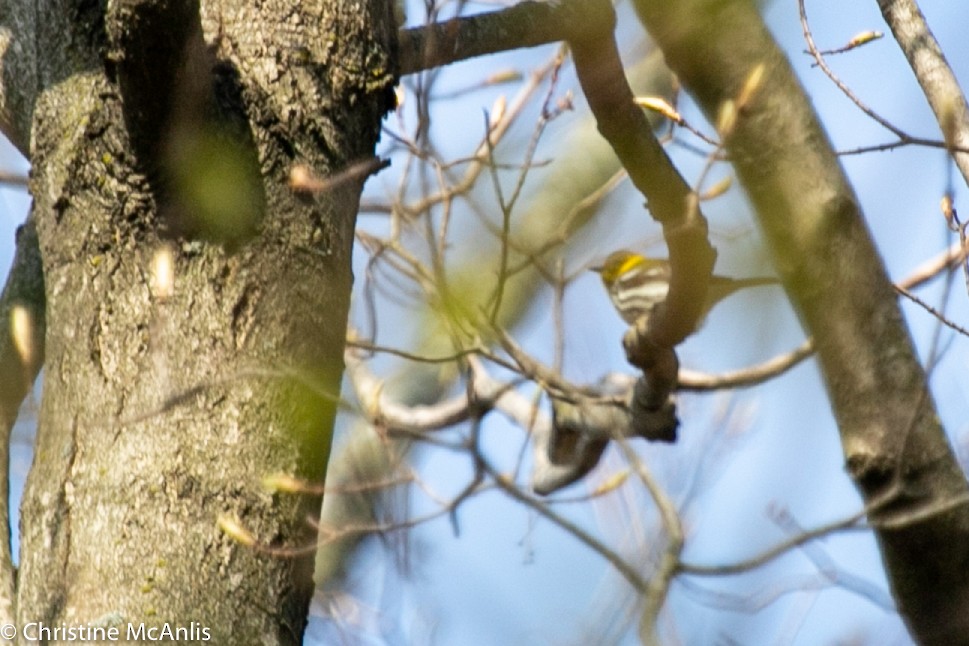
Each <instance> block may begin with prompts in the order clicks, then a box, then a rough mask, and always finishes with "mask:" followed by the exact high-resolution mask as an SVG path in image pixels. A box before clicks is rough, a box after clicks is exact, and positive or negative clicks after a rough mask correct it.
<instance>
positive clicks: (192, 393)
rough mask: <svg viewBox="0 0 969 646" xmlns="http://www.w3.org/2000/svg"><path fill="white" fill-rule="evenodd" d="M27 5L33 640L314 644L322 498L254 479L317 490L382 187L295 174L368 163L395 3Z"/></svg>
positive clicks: (18, 51) (9, 111)
mask: <svg viewBox="0 0 969 646" xmlns="http://www.w3.org/2000/svg"><path fill="white" fill-rule="evenodd" d="M21 4H28V3H17V2H12V3H9V2H8V3H3V2H0V51H2V52H3V67H2V70H0V72H2V77H3V92H2V93H0V128H2V129H3V130H4V132H5V133H6V134H8V135H9V136H10V137H11V139H12V140H13V141H14V142H15V143H17V144H19V145H23V144H24V142H28V141H29V142H30V143H29V156H30V159H31V162H32V173H31V191H32V194H33V196H34V204H33V209H32V219H33V221H34V222H36V229H37V237H38V240H39V250H40V254H41V258H42V263H43V272H44V279H45V295H46V363H45V365H46V371H45V381H44V394H43V401H42V405H41V412H40V419H39V430H38V436H37V442H36V446H35V457H34V463H33V465H32V468H31V471H30V475H29V478H28V482H27V487H26V491H25V494H24V501H23V506H22V517H21V528H20V530H21V569H20V572H19V576H18V580H17V586H18V587H17V590H16V617H17V620H18V622H19V623H20V624H21V625H23V624H24V623H26V622H39V621H43V622H45V623H47V624H49V625H61V624H68V625H81V624H96V625H100V626H112V625H116V626H121V627H122V628H123V627H124V626H125V625H126V624H128V623H132V624H135V625H138V624H141V623H145V624H148V625H151V626H161V625H162V624H164V623H169V624H171V625H173V626H189V625H190V624H191V622H193V621H194V622H197V625H198V626H204V627H206V628H208V629H209V635H210V637H211V641H212V642H213V643H219V644H297V643H301V641H302V633H303V628H304V626H305V622H306V614H307V608H308V604H309V600H310V597H311V594H312V590H313V584H312V578H311V575H312V555H313V551H314V550H313V549H312V546H313V543H314V540H315V535H316V532H315V529H314V525H313V523H311V522H308V520H309V518H310V517H311V516H316V515H317V514H318V512H319V508H320V499H319V498H318V497H317V496H314V495H296V494H288V493H279V492H277V493H272V492H267V491H265V490H264V489H263V488H262V487H261V485H260V479H261V478H262V477H264V476H266V475H270V474H276V473H284V474H288V475H294V476H297V477H299V478H303V479H306V480H309V481H311V482H316V483H321V482H322V479H323V476H324V473H325V468H326V461H327V456H328V453H329V445H330V434H331V428H332V422H333V415H334V411H335V401H336V397H337V394H338V391H339V383H340V378H341V374H342V369H343V364H342V352H343V344H344V338H345V327H346V315H347V309H348V299H349V291H350V284H351V281H352V276H351V271H350V254H351V246H352V238H353V228H354V223H355V215H356V211H357V206H358V201H359V194H360V190H361V188H362V184H363V181H364V179H365V177H364V176H362V175H361V174H360V173H350V174H348V175H347V176H346V180H345V181H342V182H337V183H335V185H334V186H335V187H334V188H332V189H331V190H330V191H329V192H327V193H326V194H323V195H308V194H305V193H304V194H301V193H299V192H297V191H294V190H293V189H292V188H291V187H290V185H289V176H290V171H291V169H292V168H293V167H294V166H296V165H301V166H305V167H307V168H308V169H310V170H311V171H312V172H313V173H314V174H316V175H318V176H320V177H332V176H334V175H338V174H339V173H340V172H341V171H343V170H345V169H347V168H348V167H351V166H353V165H354V164H356V163H357V162H359V161H360V160H370V159H372V157H373V151H374V146H375V143H376V140H377V137H378V133H379V125H380V119H381V117H382V115H383V114H384V112H386V110H387V109H389V108H390V107H391V104H390V102H391V101H392V98H391V97H392V94H391V92H390V88H391V87H392V85H393V83H394V80H395V79H394V77H395V74H394V71H393V64H394V60H395V53H394V51H393V47H394V45H393V43H394V24H393V19H392V16H391V11H390V8H389V6H388V5H387V3H384V2H382V1H381V0H369V1H364V2H344V1H340V0H319V1H317V2H283V1H278V0H271V1H268V2H261V3H252V2H248V1H245V0H238V1H237V0H225V1H218V0H217V1H215V2H204V3H203V4H202V5H201V7H200V6H199V4H198V2H197V1H196V2H191V1H183V0H157V1H156V0H144V1H139V0H120V1H118V2H110V3H107V5H104V4H101V3H91V2H82V1H80V0H40V1H38V2H36V3H32V6H30V7H25V6H20V5H21ZM166 257H170V258H171V264H172V267H173V272H172V276H173V278H174V283H173V288H172V289H171V291H170V292H169V291H168V290H167V288H166V287H165V285H164V282H165V275H164V274H165V272H164V271H162V270H160V269H159V266H161V265H163V263H162V264H161V265H160V263H159V258H166ZM220 518H221V519H230V520H232V521H234V522H237V523H238V524H239V525H241V526H242V527H243V528H245V529H246V530H247V531H248V532H250V533H251V534H252V536H253V537H254V539H255V541H256V545H255V546H251V545H244V544H242V543H241V542H240V541H239V540H237V539H234V538H233V537H231V536H230V535H229V534H227V533H226V532H225V531H223V530H222V529H220V527H219V524H218V520H219V519H220ZM122 634H124V632H123V630H122Z"/></svg>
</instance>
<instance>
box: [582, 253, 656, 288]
mask: <svg viewBox="0 0 969 646" xmlns="http://www.w3.org/2000/svg"><path fill="white" fill-rule="evenodd" d="M661 264H662V261H659V260H654V259H652V258H646V257H643V256H641V255H639V254H636V253H633V252H631V251H626V250H625V249H620V250H619V251H613V252H612V253H611V254H609V255H608V256H606V259H605V261H603V263H602V264H601V265H600V266H598V267H593V268H592V270H593V271H595V272H598V274H599V276H600V277H601V278H602V282H603V283H604V284H605V285H606V287H611V286H612V285H613V284H614V283H615V282H616V281H617V280H618V279H619V277H620V276H623V275H625V274H626V273H627V272H629V271H633V270H636V269H652V268H654V267H656V266H658V265H661Z"/></svg>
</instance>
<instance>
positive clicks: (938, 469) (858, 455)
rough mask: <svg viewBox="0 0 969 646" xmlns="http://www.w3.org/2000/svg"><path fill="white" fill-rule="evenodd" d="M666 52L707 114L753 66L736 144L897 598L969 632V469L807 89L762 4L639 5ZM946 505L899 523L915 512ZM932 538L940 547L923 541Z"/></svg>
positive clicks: (913, 623)
mask: <svg viewBox="0 0 969 646" xmlns="http://www.w3.org/2000/svg"><path fill="white" fill-rule="evenodd" d="M636 6H637V10H638V11H639V13H640V16H641V17H642V18H643V20H644V22H645V23H646V26H647V27H648V29H649V30H650V33H651V34H652V35H653V36H654V38H655V39H656V40H657V42H658V44H659V45H660V47H661V48H662V49H663V51H664V53H665V54H666V60H667V61H668V62H669V64H670V65H671V67H673V68H674V71H676V72H677V75H678V76H679V78H680V79H681V80H682V81H683V83H684V85H685V86H686V87H687V88H688V89H689V91H690V92H691V93H692V94H693V95H694V96H695V98H696V99H697V102H698V103H699V105H700V106H701V108H702V109H703V110H704V111H705V113H706V114H707V116H708V117H709V118H710V119H711V120H715V119H716V118H717V115H718V114H719V113H720V111H721V109H722V107H723V106H724V104H725V103H727V102H728V101H733V100H735V99H736V98H737V97H738V96H739V95H740V94H741V92H742V91H743V90H744V88H745V86H747V84H748V83H749V79H750V78H751V77H752V74H753V73H754V71H755V70H757V69H760V70H762V74H763V76H762V78H761V81H760V89H759V90H758V91H757V92H756V94H755V95H754V96H752V97H750V98H749V100H748V101H747V102H746V105H745V107H744V109H742V110H740V111H738V112H737V114H736V122H735V126H734V128H733V129H732V131H731V135H730V136H729V137H728V138H727V140H726V145H727V150H728V152H729V154H730V159H731V161H732V162H733V164H734V167H735V169H736V170H737V175H738V177H739V179H740V180H741V182H742V183H743V185H744V187H745V188H746V190H747V192H748V194H749V195H750V198H751V201H752V202H753V204H754V206H755V208H756V212H757V215H758V218H759V220H760V223H761V225H762V228H763V230H764V233H765V239H766V240H767V242H768V244H769V246H770V248H771V251H772V253H773V256H774V261H775V264H776V266H777V269H778V273H779V275H780V277H781V279H782V281H783V283H784V286H785V288H786V290H787V291H788V293H789V294H790V296H791V299H792V302H793V304H794V306H795V308H796V309H797V311H798V313H799V315H800V317H801V320H802V322H803V323H804V325H805V326H806V327H807V329H808V331H809V332H810V333H811V334H812V336H813V337H814V340H815V344H816V348H817V357H818V363H819V366H820V367H821V370H822V373H823V377H824V381H825V386H826V388H827V390H828V393H829V396H830V400H831V405H832V408H833V410H834V414H835V417H836V419H837V422H838V426H839V430H840V433H841V440H842V445H843V449H844V453H845V457H846V461H847V464H848V468H849V470H850V472H851V475H852V477H853V478H854V480H855V482H856V484H857V485H858V487H859V489H860V490H861V491H862V493H863V495H864V496H865V498H866V500H867V501H871V500H873V499H875V498H877V497H878V496H879V495H880V494H883V493H884V492H885V491H887V490H890V489H892V488H893V487H897V488H896V489H894V490H895V491H898V492H899V493H898V495H896V496H895V497H894V498H893V502H892V503H891V504H888V505H885V506H884V507H880V508H879V509H878V510H877V513H872V515H871V516H872V517H871V520H872V523H873V524H874V525H876V527H877V528H878V529H877V537H878V539H879V541H880V543H881V547H882V555H883V558H884V560H885V563H886V566H887V570H888V574H889V578H890V580H891V581H892V585H893V589H894V594H895V598H896V600H897V601H898V603H899V607H900V609H901V612H902V614H903V616H904V617H905V619H906V621H907V623H908V626H909V628H910V629H911V630H912V632H913V634H914V635H916V636H917V638H918V640H919V641H923V642H926V643H929V642H931V643H955V642H959V641H963V640H964V638H965V635H966V634H969V610H967V608H969V574H967V570H966V568H965V567H964V564H965V563H966V562H969V506H967V505H965V504H963V505H961V506H958V507H951V506H950V507H944V506H942V503H945V502H949V501H954V500H955V501H960V500H961V501H964V500H965V497H966V494H967V486H966V482H965V478H964V476H963V474H962V471H961V469H960V468H959V465H958V464H957V462H956V460H955V458H954V456H953V454H952V451H951V448H950V446H949V444H948V441H947V439H946V436H945V434H944V432H943V429H942V428H941V426H940V424H939V420H938V416H937V414H936V412H935V410H934V405H933V402H932V397H931V395H930V394H929V392H928V388H927V384H926V379H925V374H924V372H923V370H922V368H921V365H920V364H919V361H918V357H917V356H916V354H915V351H914V349H913V347H912V343H911V339H910V338H909V334H908V330H907V329H906V327H905V325H904V321H903V319H902V316H901V313H900V311H899V308H898V304H897V301H896V298H895V295H894V290H893V288H892V285H891V282H890V281H889V279H888V276H887V274H886V271H885V268H884V266H883V265H882V262H881V260H880V258H879V256H878V253H877V251H876V249H875V247H874V244H873V242H872V240H871V237H870V235H869V233H868V230H867V228H866V226H865V224H864V220H863V218H862V215H861V212H860V209H859V206H858V202H857V199H856V197H855V195H854V193H853V191H852V189H851V187H850V186H849V185H848V182H847V179H846V178H845V177H844V174H843V173H842V170H841V166H840V164H839V162H838V159H837V156H836V155H835V153H834V151H833V150H832V148H831V145H830V142H829V141H828V139H827V137H826V135H825V133H824V131H823V129H822V127H821V125H820V123H819V122H818V119H817V117H816V115H815V114H814V112H813V110H812V109H811V103H810V101H809V99H808V98H807V97H806V96H805V95H804V91H803V89H802V88H801V86H800V85H799V83H798V82H797V79H796V78H795V75H794V73H793V71H792V70H791V67H790V65H789V63H788V61H787V60H786V59H785V58H784V56H783V54H782V52H781V51H780V50H779V48H778V47H777V45H776V43H775V42H774V41H773V39H772V38H771V36H770V34H769V33H768V31H767V29H766V28H765V27H764V24H763V21H762V19H761V17H760V15H759V14H758V13H757V11H756V7H755V5H754V4H753V3H749V2H746V1H740V0H734V1H731V2H723V1H722V0H715V1H714V0H690V1H683V0H677V1H675V2H674V1H671V0H662V1H655V0H654V1H650V2H647V1H645V0H639V1H638V2H637V3H636ZM927 508H931V509H942V508H944V509H946V511H945V512H944V513H936V514H932V515H922V516H919V517H918V518H919V520H918V521H917V522H915V521H910V522H907V523H905V524H904V525H903V526H894V527H891V528H889V527H888V526H887V525H886V524H885V523H888V522H890V521H891V519H893V518H896V517H904V518H908V519H911V518H913V517H914V516H913V515H912V512H913V511H914V510H922V509H927ZM927 546H932V549H931V550H929V549H926V547H927Z"/></svg>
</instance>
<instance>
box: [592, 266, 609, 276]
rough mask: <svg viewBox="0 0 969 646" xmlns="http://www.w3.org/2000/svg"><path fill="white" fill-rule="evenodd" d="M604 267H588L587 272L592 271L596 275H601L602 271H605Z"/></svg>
mask: <svg viewBox="0 0 969 646" xmlns="http://www.w3.org/2000/svg"><path fill="white" fill-rule="evenodd" d="M605 268H606V267H605V265H596V266H594V267H589V271H594V272H596V273H597V274H601V273H602V270H603V269H605Z"/></svg>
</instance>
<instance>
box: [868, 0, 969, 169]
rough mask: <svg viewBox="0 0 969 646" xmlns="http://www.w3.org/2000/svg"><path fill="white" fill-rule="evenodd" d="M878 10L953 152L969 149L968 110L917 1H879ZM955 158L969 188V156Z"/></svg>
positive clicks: (954, 153) (961, 153) (956, 156)
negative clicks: (910, 68) (900, 49)
mask: <svg viewBox="0 0 969 646" xmlns="http://www.w3.org/2000/svg"><path fill="white" fill-rule="evenodd" d="M878 7H879V8H880V9H881V11H882V16H884V17H885V22H886V23H888V27H889V28H890V29H891V30H892V34H893V35H894V36H895V40H896V41H898V45H899V47H901V48H902V52H903V53H904V54H905V58H907V59H908V63H909V65H911V67H912V71H913V72H914V73H915V78H916V79H917V80H918V82H919V85H920V86H922V91H923V92H924V93H925V98H926V99H928V101H929V105H930V106H931V107H932V112H934V113H935V118H936V119H937V120H938V121H939V126H940V128H941V129H942V134H943V135H944V136H945V141H946V144H947V145H948V146H949V147H950V149H961V150H965V149H966V148H967V147H969V107H967V106H966V97H965V95H964V94H963V92H962V88H960V87H959V82H958V80H956V76H955V74H954V73H953V72H952V68H951V67H950V66H949V62H948V61H946V59H945V55H944V54H943V53H942V49H941V48H940V47H939V43H938V42H937V41H936V40H935V36H933V35H932V31H931V30H930V29H929V26H928V24H926V22H925V16H923V15H922V12H921V11H920V10H919V7H918V5H917V4H915V2H914V0H878ZM952 157H953V159H955V162H956V166H958V167H959V172H961V173H962V177H963V179H964V180H965V182H966V184H969V154H966V153H964V152H955V150H953V152H952Z"/></svg>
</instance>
